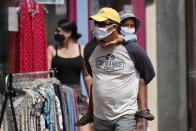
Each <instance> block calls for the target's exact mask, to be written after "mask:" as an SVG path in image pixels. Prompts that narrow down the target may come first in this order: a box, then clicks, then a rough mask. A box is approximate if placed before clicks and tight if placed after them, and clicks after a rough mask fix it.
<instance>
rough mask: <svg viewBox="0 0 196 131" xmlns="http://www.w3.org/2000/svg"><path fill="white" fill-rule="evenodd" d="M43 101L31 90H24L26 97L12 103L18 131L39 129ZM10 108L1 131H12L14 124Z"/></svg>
mask: <svg viewBox="0 0 196 131" xmlns="http://www.w3.org/2000/svg"><path fill="white" fill-rule="evenodd" d="M44 101H45V100H44V99H43V98H42V97H41V96H40V95H39V94H38V93H36V92H34V91H32V90H26V95H25V96H24V97H21V98H17V99H16V100H15V103H14V110H15V113H16V120H17V125H18V130H20V131H37V130H39V129H40V124H39V123H38V118H39V117H40V114H41V108H42V107H43V103H44ZM10 116H12V112H11V108H10V107H8V108H7V109H6V112H5V117H4V120H3V124H2V127H1V130H2V131H4V130H5V131H13V129H15V128H14V123H13V119H12V117H10Z"/></svg>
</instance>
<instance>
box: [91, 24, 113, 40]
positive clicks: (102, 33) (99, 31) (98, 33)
mask: <svg viewBox="0 0 196 131" xmlns="http://www.w3.org/2000/svg"><path fill="white" fill-rule="evenodd" d="M112 26H113V25H111V26H109V27H107V28H98V27H95V29H94V33H95V37H96V39H97V40H101V39H103V38H106V37H107V36H109V35H110V34H112V32H113V31H114V30H113V31H111V32H109V33H108V32H107V29H109V28H110V27H112Z"/></svg>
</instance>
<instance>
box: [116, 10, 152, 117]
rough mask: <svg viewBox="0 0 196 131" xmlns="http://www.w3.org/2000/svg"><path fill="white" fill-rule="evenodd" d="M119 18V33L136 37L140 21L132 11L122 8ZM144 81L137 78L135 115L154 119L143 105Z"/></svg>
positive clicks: (144, 95)
mask: <svg viewBox="0 0 196 131" xmlns="http://www.w3.org/2000/svg"><path fill="white" fill-rule="evenodd" d="M119 15H120V19H121V24H122V27H121V33H122V35H123V36H124V39H125V41H126V39H130V38H131V37H132V38H134V37H135V38H136V39H137V36H136V35H135V32H136V31H137V30H138V28H139V26H140V21H139V20H138V19H137V18H136V17H135V16H134V14H133V13H132V12H130V11H129V10H124V11H121V12H120V13H119ZM127 37H128V38H127ZM145 88H146V85H145V81H144V79H143V78H142V77H141V78H140V80H139V91H138V104H139V110H138V111H137V112H136V115H137V116H138V117H141V118H145V119H146V120H154V116H153V115H152V114H151V113H150V110H149V109H147V108H146V107H145V105H146V104H145V101H146V100H145V98H146V94H145Z"/></svg>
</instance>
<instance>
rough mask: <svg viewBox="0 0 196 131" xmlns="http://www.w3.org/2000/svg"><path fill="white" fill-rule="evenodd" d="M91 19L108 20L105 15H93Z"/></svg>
mask: <svg viewBox="0 0 196 131" xmlns="http://www.w3.org/2000/svg"><path fill="white" fill-rule="evenodd" d="M89 19H90V20H91V19H93V20H95V21H99V22H102V21H106V20H108V19H107V18H105V17H103V16H100V15H93V16H91V17H90V18H89Z"/></svg>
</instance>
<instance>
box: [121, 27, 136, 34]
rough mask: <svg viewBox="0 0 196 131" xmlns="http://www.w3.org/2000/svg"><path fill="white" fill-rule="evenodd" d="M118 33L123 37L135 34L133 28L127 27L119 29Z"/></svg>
mask: <svg viewBox="0 0 196 131" xmlns="http://www.w3.org/2000/svg"><path fill="white" fill-rule="evenodd" d="M120 32H121V33H122V35H123V36H127V35H132V34H134V33H135V28H132V29H130V28H127V27H121V30H120Z"/></svg>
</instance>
